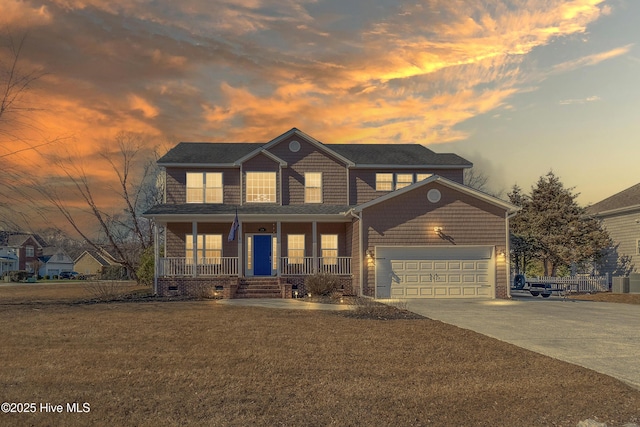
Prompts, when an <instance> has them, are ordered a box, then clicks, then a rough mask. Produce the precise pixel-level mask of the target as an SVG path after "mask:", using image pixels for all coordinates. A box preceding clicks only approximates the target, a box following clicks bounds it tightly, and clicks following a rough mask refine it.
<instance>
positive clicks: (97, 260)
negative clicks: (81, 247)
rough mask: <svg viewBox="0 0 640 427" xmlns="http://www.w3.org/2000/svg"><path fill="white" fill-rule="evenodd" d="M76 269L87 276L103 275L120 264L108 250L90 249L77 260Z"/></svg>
mask: <svg viewBox="0 0 640 427" xmlns="http://www.w3.org/2000/svg"><path fill="white" fill-rule="evenodd" d="M74 265H75V271H77V272H78V273H80V274H82V275H85V276H95V277H101V276H102V275H103V274H104V272H105V270H106V269H107V268H109V267H111V266H114V265H118V266H119V265H120V264H119V263H118V262H117V261H116V260H115V259H114V258H113V256H111V255H110V254H109V252H107V251H106V250H104V249H102V250H99V251H98V250H95V249H89V250H86V251H84V252H82V253H81V254H80V256H78V258H76V260H75V264H74Z"/></svg>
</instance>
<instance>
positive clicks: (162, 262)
mask: <svg viewBox="0 0 640 427" xmlns="http://www.w3.org/2000/svg"><path fill="white" fill-rule="evenodd" d="M194 267H197V269H196V270H195V271H194ZM195 272H197V275H198V276H237V275H238V258H237V257H214V258H200V259H198V264H197V266H196V265H194V264H193V260H192V259H191V258H178V257H173V258H160V259H159V260H158V275H159V276H160V277H168V276H193V275H194V273H195ZM317 272H325V273H332V274H336V275H350V274H351V257H325V258H315V259H314V258H313V257H282V258H280V274H281V275H283V276H308V275H311V274H314V273H317Z"/></svg>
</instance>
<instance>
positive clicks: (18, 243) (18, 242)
mask: <svg viewBox="0 0 640 427" xmlns="http://www.w3.org/2000/svg"><path fill="white" fill-rule="evenodd" d="M30 238H32V239H33V241H34V242H35V243H36V245H37V246H38V247H39V248H42V244H41V243H40V241H39V239H37V238H36V237H35V235H33V234H13V235H11V236H8V237H7V245H8V246H15V247H22V246H23V245H24V244H25V243H26V242H27V240H29V239H30Z"/></svg>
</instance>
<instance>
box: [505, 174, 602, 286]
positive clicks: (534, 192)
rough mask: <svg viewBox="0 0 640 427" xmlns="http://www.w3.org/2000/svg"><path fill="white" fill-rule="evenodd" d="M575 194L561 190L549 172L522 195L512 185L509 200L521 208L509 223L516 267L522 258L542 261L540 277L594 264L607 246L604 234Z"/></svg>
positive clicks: (554, 176) (559, 183) (556, 178)
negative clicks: (564, 269)
mask: <svg viewBox="0 0 640 427" xmlns="http://www.w3.org/2000/svg"><path fill="white" fill-rule="evenodd" d="M576 197H578V194H577V193H573V189H572V188H565V187H564V185H563V184H562V182H561V181H560V179H559V178H558V177H557V176H556V175H555V174H554V173H553V172H549V173H547V175H545V176H541V177H540V179H539V180H538V182H537V184H536V185H535V186H534V187H533V188H532V189H531V195H529V196H527V195H524V194H522V192H521V190H520V188H519V187H517V186H514V188H513V190H512V192H511V193H509V199H510V200H511V202H512V203H514V204H516V205H518V206H520V207H522V211H520V212H519V213H518V215H516V217H515V218H513V220H512V222H511V232H512V248H513V252H514V258H515V260H516V265H518V267H519V266H520V265H519V264H518V262H519V261H521V260H525V262H524V268H526V259H527V258H526V257H529V258H535V259H538V260H540V261H542V263H543V266H544V275H545V276H548V275H551V276H555V275H556V274H557V270H558V267H560V266H567V267H568V266H577V265H580V264H584V263H587V262H594V261H597V260H598V259H599V258H600V256H601V255H602V253H603V251H604V250H605V249H606V248H607V247H609V246H610V244H611V240H610V238H609V235H608V233H607V232H606V231H605V230H604V229H603V228H602V226H601V224H600V222H599V221H598V220H596V219H595V218H592V217H589V216H588V215H587V213H586V210H585V208H583V207H581V206H579V205H578V204H577V202H576V200H575V199H576Z"/></svg>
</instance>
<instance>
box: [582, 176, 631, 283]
mask: <svg viewBox="0 0 640 427" xmlns="http://www.w3.org/2000/svg"><path fill="white" fill-rule="evenodd" d="M588 212H589V213H590V214H592V215H594V216H595V217H597V218H600V219H601V220H602V223H603V225H604V227H605V228H606V229H607V231H608V232H609V236H610V237H611V240H613V247H611V248H610V250H609V251H608V253H607V255H606V257H605V260H604V263H603V265H602V266H601V267H600V273H603V274H604V273H608V274H609V275H610V277H614V276H627V275H629V273H633V272H639V271H640V184H636V185H634V186H633V187H630V188H627V189H626V190H623V191H621V192H619V193H616V194H614V195H613V196H610V197H607V198H606V199H604V200H602V201H600V202H598V203H596V204H594V205H592V206H590V207H589V208H588Z"/></svg>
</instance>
